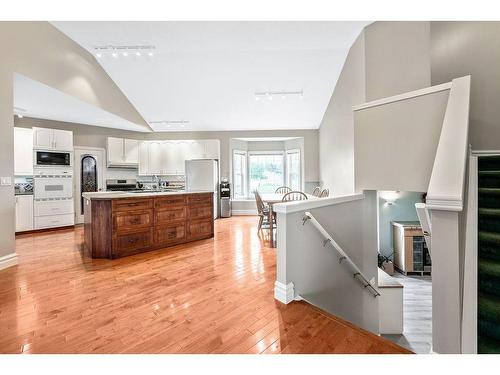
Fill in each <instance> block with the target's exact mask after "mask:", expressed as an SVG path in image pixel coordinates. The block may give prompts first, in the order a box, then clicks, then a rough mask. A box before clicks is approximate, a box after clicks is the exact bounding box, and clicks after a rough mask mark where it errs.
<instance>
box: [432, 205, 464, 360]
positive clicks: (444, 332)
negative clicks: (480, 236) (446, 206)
mask: <svg viewBox="0 0 500 375" xmlns="http://www.w3.org/2000/svg"><path fill="white" fill-rule="evenodd" d="M431 241H432V242H431V244H432V350H433V351H434V352H436V353H443V354H445V353H448V354H451V353H460V350H461V349H460V347H461V316H460V311H461V300H460V285H461V283H460V265H459V264H460V263H459V256H460V254H459V248H460V247H459V212H456V211H442V210H432V237H431Z"/></svg>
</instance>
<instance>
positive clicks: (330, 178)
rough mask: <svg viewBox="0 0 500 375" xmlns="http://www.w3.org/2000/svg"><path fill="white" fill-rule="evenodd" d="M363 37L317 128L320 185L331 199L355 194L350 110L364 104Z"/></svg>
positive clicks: (350, 56)
mask: <svg viewBox="0 0 500 375" xmlns="http://www.w3.org/2000/svg"><path fill="white" fill-rule="evenodd" d="M364 61H365V37H364V33H362V34H361V35H360V36H359V37H358V39H356V41H355V42H354V44H353V45H352V47H351V49H350V50H349V54H348V55H347V59H346V61H345V64H344V67H343V68H342V72H341V73H340V77H339V80H338V81H337V85H336V86H335V89H334V91H333V94H332V97H331V99H330V103H329V104H328V107H327V109H326V112H325V115H324V116H323V120H322V121H321V126H320V128H319V166H320V172H319V177H320V183H321V186H322V187H324V188H329V189H330V195H331V196H332V195H344V194H350V193H352V192H353V191H354V118H353V113H352V106H353V105H355V104H360V103H363V102H364V101H365V62H364Z"/></svg>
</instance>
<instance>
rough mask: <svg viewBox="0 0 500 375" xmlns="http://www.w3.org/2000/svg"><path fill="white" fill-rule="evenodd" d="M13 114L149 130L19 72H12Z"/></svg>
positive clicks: (109, 126) (126, 128)
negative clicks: (13, 73)
mask: <svg viewBox="0 0 500 375" xmlns="http://www.w3.org/2000/svg"><path fill="white" fill-rule="evenodd" d="M14 113H16V114H18V115H22V116H26V117H34V118H41V119H47V120H56V121H66V122H75V123H81V124H88V125H95V126H105V127H108V128H118V129H125V130H135V131H150V129H146V126H142V125H137V124H134V123H133V122H130V121H127V120H124V119H123V118H121V117H118V116H116V115H114V114H112V113H109V112H106V111H104V110H102V109H100V108H98V107H95V106H93V105H90V104H88V103H86V102H84V101H82V100H79V99H77V98H75V97H73V96H71V95H67V94H65V93H63V92H61V91H59V90H56V89H54V88H52V87H50V86H47V85H44V84H43V83H40V82H38V81H34V80H32V79H30V78H27V77H25V76H23V75H20V74H15V75H14Z"/></svg>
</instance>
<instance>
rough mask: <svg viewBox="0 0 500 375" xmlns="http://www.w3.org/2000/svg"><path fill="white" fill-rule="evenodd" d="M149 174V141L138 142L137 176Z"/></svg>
mask: <svg viewBox="0 0 500 375" xmlns="http://www.w3.org/2000/svg"><path fill="white" fill-rule="evenodd" d="M148 175H149V142H146V141H143V142H140V143H139V176H148Z"/></svg>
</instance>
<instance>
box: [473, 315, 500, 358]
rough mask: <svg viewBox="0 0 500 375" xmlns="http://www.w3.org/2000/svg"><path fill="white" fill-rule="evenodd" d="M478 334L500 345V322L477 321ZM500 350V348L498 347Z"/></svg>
mask: <svg viewBox="0 0 500 375" xmlns="http://www.w3.org/2000/svg"><path fill="white" fill-rule="evenodd" d="M477 328H478V334H479V335H481V336H483V337H489V338H490V339H493V340H495V341H497V342H498V343H500V325H499V324H498V322H491V321H488V320H483V319H478V321H477ZM498 349H499V350H500V346H499V347H498Z"/></svg>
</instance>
